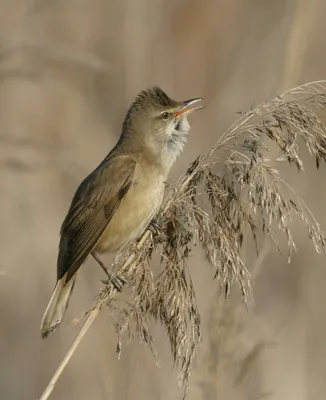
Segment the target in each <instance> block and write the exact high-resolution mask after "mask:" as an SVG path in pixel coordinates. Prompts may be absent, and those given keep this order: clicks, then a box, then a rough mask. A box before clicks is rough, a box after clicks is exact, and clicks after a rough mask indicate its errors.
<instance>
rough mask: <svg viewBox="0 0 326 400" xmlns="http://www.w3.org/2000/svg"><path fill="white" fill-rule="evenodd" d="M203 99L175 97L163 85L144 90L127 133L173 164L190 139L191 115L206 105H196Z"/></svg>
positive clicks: (128, 119)
mask: <svg viewBox="0 0 326 400" xmlns="http://www.w3.org/2000/svg"><path fill="white" fill-rule="evenodd" d="M201 100H202V99H201V98H195V99H190V100H186V101H175V100H172V99H171V98H170V97H169V96H168V95H167V94H166V93H165V92H163V90H162V89H160V88H159V87H153V88H151V89H149V90H146V91H142V92H141V93H140V94H139V95H138V96H137V97H136V99H135V100H134V102H133V103H132V105H131V106H130V108H129V110H128V112H127V115H126V118H125V121H124V124H123V133H124V134H125V135H126V136H129V137H132V138H133V139H135V141H137V142H138V143H139V146H141V149H142V150H144V151H148V152H150V153H152V155H153V156H154V157H156V158H157V160H159V161H160V162H163V163H164V164H166V166H167V167H169V168H170V167H171V165H172V164H173V162H174V161H175V159H176V157H177V156H178V155H179V154H180V152H181V151H182V149H183V147H184V145H185V143H186V140H187V135H188V132H189V130H190V125H189V123H188V120H187V117H188V115H189V114H190V113H192V112H193V111H195V110H199V109H201V108H202V106H197V107H194V105H195V104H197V103H198V102H199V101H201Z"/></svg>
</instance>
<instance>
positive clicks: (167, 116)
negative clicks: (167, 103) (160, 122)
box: [161, 112, 170, 120]
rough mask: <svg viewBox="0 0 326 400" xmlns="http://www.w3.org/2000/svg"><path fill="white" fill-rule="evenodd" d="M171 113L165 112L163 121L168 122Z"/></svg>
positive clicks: (162, 115)
mask: <svg viewBox="0 0 326 400" xmlns="http://www.w3.org/2000/svg"><path fill="white" fill-rule="evenodd" d="M169 115H170V114H169V113H168V112H164V113H163V114H161V117H162V119H164V120H167V119H168V118H169Z"/></svg>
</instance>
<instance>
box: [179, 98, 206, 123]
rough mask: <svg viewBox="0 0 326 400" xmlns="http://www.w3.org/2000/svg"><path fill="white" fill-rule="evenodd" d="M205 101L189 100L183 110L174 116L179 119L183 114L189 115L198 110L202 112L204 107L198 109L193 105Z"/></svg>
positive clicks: (184, 104) (199, 99)
mask: <svg viewBox="0 0 326 400" xmlns="http://www.w3.org/2000/svg"><path fill="white" fill-rule="evenodd" d="M202 100H203V99H201V98H198V99H191V100H187V101H185V102H184V103H183V106H182V107H181V109H180V110H179V111H178V112H177V113H176V114H175V115H174V118H178V117H180V115H182V114H189V113H191V112H193V111H196V110H200V109H201V108H203V107H204V106H203V105H201V106H197V107H192V105H193V104H195V103H198V101H202Z"/></svg>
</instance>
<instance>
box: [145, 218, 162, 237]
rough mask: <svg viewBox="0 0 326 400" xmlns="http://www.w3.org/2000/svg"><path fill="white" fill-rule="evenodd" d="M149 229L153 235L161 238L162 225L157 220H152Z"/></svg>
mask: <svg viewBox="0 0 326 400" xmlns="http://www.w3.org/2000/svg"><path fill="white" fill-rule="evenodd" d="M148 229H149V230H150V231H151V232H152V233H153V235H156V236H159V235H160V234H161V232H162V227H161V225H160V224H159V223H158V222H157V220H156V219H152V220H151V222H150V223H149V225H148Z"/></svg>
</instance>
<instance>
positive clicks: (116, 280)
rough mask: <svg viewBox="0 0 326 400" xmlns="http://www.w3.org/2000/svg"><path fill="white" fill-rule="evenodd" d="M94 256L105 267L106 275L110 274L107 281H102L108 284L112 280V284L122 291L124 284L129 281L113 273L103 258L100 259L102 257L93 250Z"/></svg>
mask: <svg viewBox="0 0 326 400" xmlns="http://www.w3.org/2000/svg"><path fill="white" fill-rule="evenodd" d="M91 254H92V256H93V257H94V259H95V260H96V261H97V262H98V264H99V266H100V267H101V268H102V269H103V271H104V272H105V273H106V275H107V276H108V278H109V279H108V280H107V281H102V282H103V283H104V284H106V285H107V284H108V282H111V283H112V285H113V286H114V287H115V288H116V289H117V290H118V291H119V292H121V291H122V288H123V285H124V284H125V283H127V282H126V281H125V280H124V279H123V278H121V277H120V276H118V275H112V274H111V273H110V272H109V271H108V269H107V267H106V266H105V265H104V264H103V262H102V260H101V259H100V257H99V256H98V255H97V253H96V252H95V251H92V253H91Z"/></svg>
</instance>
